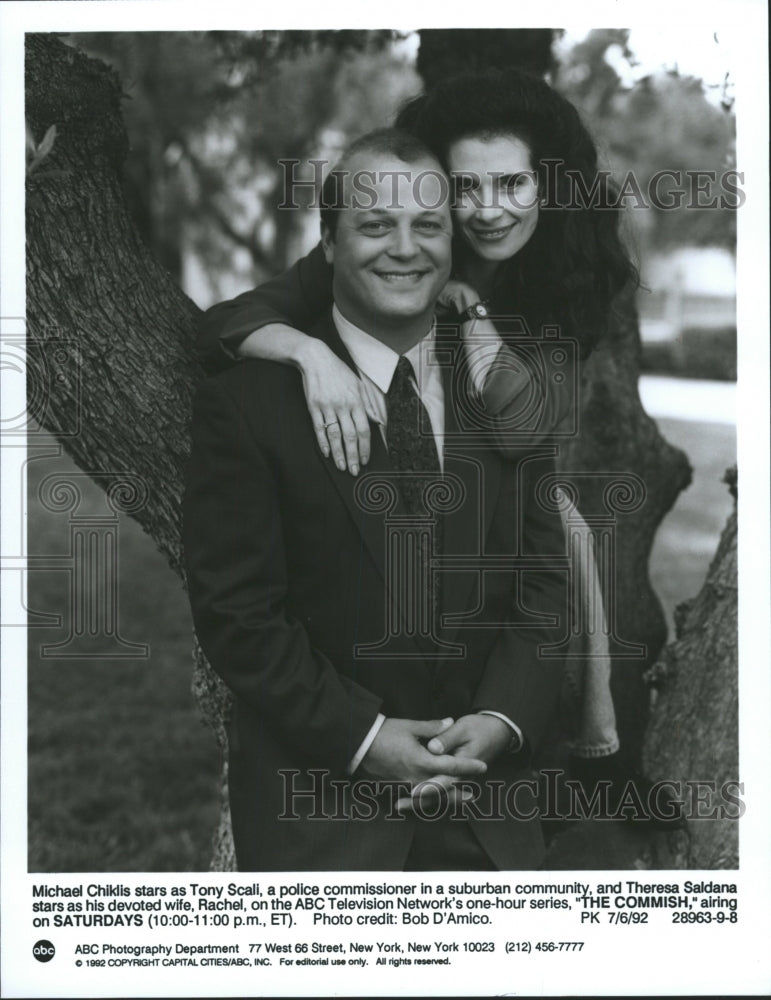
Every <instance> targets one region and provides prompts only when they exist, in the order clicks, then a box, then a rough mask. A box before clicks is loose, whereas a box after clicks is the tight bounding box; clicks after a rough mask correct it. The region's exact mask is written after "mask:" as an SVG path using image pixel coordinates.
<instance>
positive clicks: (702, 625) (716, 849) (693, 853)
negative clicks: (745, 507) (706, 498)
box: [643, 469, 739, 869]
mask: <svg viewBox="0 0 771 1000" xmlns="http://www.w3.org/2000/svg"><path fill="white" fill-rule="evenodd" d="M726 478H727V480H728V482H729V485H730V488H731V493H732V494H733V497H734V500H736V485H735V483H736V470H735V469H734V470H731V471H730V472H729V473H728V474H727V477H726ZM736 555H737V548H736V509H735V508H734V511H733V513H731V515H730V516H729V518H728V521H727V523H726V526H725V528H724V529H723V534H722V536H721V539H720V544H719V545H718V549H717V552H716V553H715V557H714V559H713V560H712V564H711V565H710V568H709V572H708V573H707V578H706V580H705V582H704V586H703V587H702V589H701V590H700V591H699V593H698V595H697V596H696V597H695V598H693V599H692V600H690V601H685V602H684V603H683V604H680V605H679V606H678V608H677V612H676V621H675V625H676V632H677V635H676V638H675V641H674V642H673V643H671V644H670V645H669V646H667V647H666V649H665V650H664V651H663V653H662V655H661V658H660V659H659V660H658V661H657V663H656V664H655V666H654V667H653V668H652V670H651V671H650V674H649V681H650V683H651V684H652V685H653V687H654V690H655V691H656V692H657V697H656V701H655V708H654V710H653V712H652V715H651V720H650V725H649V727H648V731H647V733H646V736H645V744H644V752H643V763H644V766H645V768H646V773H647V774H648V775H649V776H650V777H651V778H652V779H654V780H656V781H664V780H666V781H675V782H683V783H685V782H689V781H709V782H715V783H716V786H717V789H718V794H719V790H720V789H721V788H723V787H724V785H725V784H726V783H728V782H737V781H738V777H739V745H738V721H739V720H738V712H739V693H738V644H737V634H738V632H737V629H738V624H737V616H738V603H737V588H736V581H737V559H736ZM684 791H685V794H684V796H683V800H684V803H685V813H686V816H687V817H689V819H688V822H687V827H686V829H685V831H682V832H678V833H676V834H672V835H670V836H664V835H661V836H658V837H657V838H656V839H655V840H654V841H653V843H652V844H651V849H650V857H649V859H648V862H649V863H650V866H651V867H655V868H691V869H693V868H704V869H714V868H738V867H739V836H738V824H737V823H736V818H737V812H736V809H734V808H733V807H731V813H732V814H733V815H732V816H731V814H729V815H727V816H720V815H719V814H717V815H708V814H709V813H710V812H711V811H712V808H714V807H717V808H718V809H719V808H720V807H721V806H722V805H724V804H725V803H723V802H722V800H715V801H714V802H713V803H712V806H709V807H708V806H706V805H705V804H704V803H702V804H699V803H698V801H697V798H698V793H697V790H696V786H695V785H685V784H684ZM733 794H737V789H736V788H734V789H733Z"/></svg>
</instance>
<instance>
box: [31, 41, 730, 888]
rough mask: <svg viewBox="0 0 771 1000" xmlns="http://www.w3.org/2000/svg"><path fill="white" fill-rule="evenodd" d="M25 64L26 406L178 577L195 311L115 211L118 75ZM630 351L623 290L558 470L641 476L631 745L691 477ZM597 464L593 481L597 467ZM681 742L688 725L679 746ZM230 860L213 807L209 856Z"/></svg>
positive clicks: (622, 538) (118, 206) (621, 547)
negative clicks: (663, 563)
mask: <svg viewBox="0 0 771 1000" xmlns="http://www.w3.org/2000/svg"><path fill="white" fill-rule="evenodd" d="M424 62H425V53H424ZM26 77H27V83H26V85H27V105H26V107H27V119H28V122H29V125H30V127H31V130H32V133H33V136H34V138H35V140H36V141H37V142H40V140H41V138H42V137H43V135H44V134H45V132H46V131H47V130H48V128H49V127H50V126H51V125H54V124H55V125H56V127H57V136H56V140H55V143H54V146H53V149H52V151H51V152H50V154H49V155H48V156H47V157H46V158H45V159H44V160H43V161H42V163H41V164H40V165H39V166H38V168H37V169H36V170H35V171H34V173H31V174H30V176H29V180H28V192H27V291H28V304H27V320H28V338H29V348H30V349H29V373H28V382H29V386H30V409H31V415H32V416H33V417H35V418H36V419H37V420H38V421H39V422H40V423H41V424H42V425H43V426H44V427H45V428H46V429H47V430H50V431H51V432H52V433H54V434H56V435H57V436H58V437H59V439H60V440H61V442H62V444H63V445H64V447H65V448H66V449H67V451H68V452H69V453H70V455H71V456H72V457H73V459H74V460H75V462H76V463H77V464H78V465H79V466H80V467H81V468H82V469H83V470H85V471H86V472H88V473H89V474H90V475H91V476H92V477H93V478H94V479H95V480H96V481H97V482H98V483H100V484H101V485H103V486H104V487H105V489H107V490H108V491H109V495H110V497H111V498H112V501H113V503H115V504H116V506H117V508H120V509H122V510H126V511H128V512H129V513H131V514H132V516H134V517H135V518H136V519H137V520H138V521H139V522H140V524H141V525H142V527H143V528H144V529H145V530H146V531H147V532H148V534H149V535H150V536H151V537H152V538H153V540H154V541H155V542H156V544H157V545H158V547H159V548H160V549H161V551H162V552H163V553H164V554H165V555H166V557H167V558H168V560H169V563H170V565H171V566H172V567H173V569H174V570H175V571H176V572H177V573H180V574H181V572H182V555H181V547H180V500H181V497H182V488H183V473H184V467H185V462H186V458H187V454H188V449H189V443H188V421H189V417H190V409H191V401H192V397H193V393H194V390H195V386H196V383H197V382H198V380H199V379H200V378H201V377H202V371H201V370H200V368H199V366H198V364H197V362H196V361H195V360H194V353H193V343H194V325H195V320H196V316H197V313H198V310H197V308H196V306H195V305H194V304H193V303H192V302H191V301H190V300H189V299H188V298H187V297H186V296H185V295H184V294H183V293H182V292H181V291H180V290H179V288H177V287H176V285H175V284H174V282H173V281H172V279H171V277H170V276H169V275H168V273H167V272H166V271H164V270H163V268H162V267H161V266H160V265H159V264H158V263H157V261H156V260H154V259H153V257H152V255H151V254H150V252H149V251H148V249H147V247H146V246H145V245H144V244H143V243H142V241H141V239H140V238H139V237H138V235H137V232H136V230H135V227H134V225H133V223H132V221H131V219H130V217H129V215H128V213H127V210H126V206H125V203H124V199H123V195H122V191H121V185H120V171H121V164H122V160H123V158H124V156H125V153H126V149H127V139H126V135H125V130H124V128H123V123H122V119H121V109H120V102H121V87H120V83H119V81H118V79H117V77H116V75H115V74H114V73H113V72H112V71H111V70H110V69H108V68H107V67H106V66H105V65H104V64H103V63H101V62H99V61H97V60H94V59H90V58H88V57H86V56H84V55H83V54H82V53H80V52H78V51H77V50H75V49H73V48H71V47H69V46H68V45H65V44H63V43H62V42H61V41H60V40H59V39H58V38H56V37H54V36H48V35H32V36H28V39H27V62H26ZM57 351H58V353H57ZM638 353H639V340H638V335H637V322H636V317H635V314H634V309H633V306H632V304H631V302H630V303H627V304H626V308H625V310H624V312H623V318H622V320H621V321H620V322H619V325H618V327H617V329H616V331H615V335H614V336H613V337H612V338H611V339H610V345H609V347H607V348H606V349H604V350H601V351H599V352H597V353H596V355H595V356H594V357H593V358H592V360H591V361H590V362H589V364H588V365H586V366H585V369H584V372H583V379H582V391H581V395H580V427H579V429H580V434H578V435H577V436H576V437H574V439H573V440H572V441H571V442H570V443H569V445H568V446H567V447H566V448H564V449H563V452H562V456H561V463H562V468H563V469H564V470H569V471H570V473H571V475H572V474H574V473H575V474H577V473H581V472H589V473H591V474H592V476H589V477H588V478H587V477H584V479H585V480H586V482H585V481H584V479H582V480H581V484H582V485H581V489H582V500H581V510H582V513H584V515H585V516H586V515H589V514H592V512H593V511H594V510H595V509H596V511H597V512H599V513H598V516H604V515H603V512H605V514H607V510H608V489H609V486H608V484H609V482H611V481H612V480H614V478H615V479H618V476H619V474H623V476H628V475H629V473H630V471H631V472H633V473H635V474H636V475H637V476H638V477H639V479H640V480H641V481H642V482H643V483H644V493H645V496H644V500H645V502H644V503H643V504H642V505H639V506H637V505H636V502H635V503H631V502H629V499H628V497H627V500H624V496H623V494H624V489H626V488H627V487H623V488H621V489H620V492H619V488H618V486H617V487H616V488H615V493H616V501H618V502H617V503H616V505H615V507H614V511H615V512H614V513H613V526H614V531H615V538H616V554H615V558H616V572H615V584H614V586H615V595H616V599H617V600H616V605H617V631H618V635H619V636H620V637H621V638H622V639H623V640H625V641H630V642H638V643H642V644H644V645H645V647H646V650H647V652H646V656H645V657H642V658H640V657H637V658H636V659H634V660H628V661H627V660H624V659H622V660H620V661H619V663H618V664H617V669H616V678H615V688H616V691H615V693H616V697H617V700H618V705H619V709H620V711H619V717H620V720H621V728H622V738H625V739H626V742H627V745H628V746H629V747H631V752H632V753H633V754H634V753H635V751H636V749H638V748H639V743H640V738H641V733H642V729H643V725H644V718H645V706H646V701H647V698H646V694H645V691H644V689H643V685H642V677H641V674H642V669H643V667H644V666H647V665H648V664H650V663H651V662H653V659H654V658H655V655H656V654H657V652H658V650H659V648H660V647H661V645H662V643H663V639H664V620H663V615H662V614H661V610H660V607H659V605H658V601H657V600H656V598H655V596H654V595H653V593H652V591H651V589H650V585H649V583H648V575H647V561H648V555H649V552H650V547H651V544H652V540H653V536H654V533H655V530H656V528H657V526H658V524H659V523H660V521H661V519H662V517H663V516H664V514H665V513H666V511H667V510H668V509H669V507H670V506H671V505H672V503H673V502H674V499H675V497H676V496H677V494H678V492H679V490H680V489H682V488H683V487H684V485H685V484H686V482H687V480H688V474H689V473H688V463H687V461H686V459H685V457H684V456H683V455H682V453H680V452H678V451H676V450H675V449H673V448H671V447H670V446H669V445H667V444H666V442H664V441H663V440H662V438H661V437H660V436H659V435H658V433H657V431H656V428H655V425H654V424H653V422H652V421H651V420H650V419H649V418H648V417H647V416H646V415H645V414H644V413H643V411H642V409H641V406H640V403H639V398H638V396H637V391H636V381H637V372H638V368H637V357H638ZM57 375H61V376H62V377H63V381H62V380H61V379H59V380H57ZM598 471H599V472H601V473H603V475H605V479H604V480H603V479H602V477H601V476H600V477H596V476H594V474H595V473H596V472H598ZM592 477H594V478H592ZM568 478H570V477H568ZM116 480H119V481H121V482H123V484H124V485H123V487H122V488H121V487H116ZM587 484H588V485H587ZM632 492H633V491H632ZM625 511H627V512H626V513H625ZM627 664H631V666H627ZM194 690H195V693H196V696H197V698H198V701H199V704H200V706H201V710H202V712H203V714H204V716H205V717H206V718H207V720H208V721H209V723H210V724H211V725H212V726H213V728H214V730H215V733H216V734H217V737H218V739H219V741H220V744H221V745H222V746H224V743H225V736H224V726H223V720H224V716H225V713H226V711H227V705H228V696H227V693H226V692H225V691H224V689H223V686H222V684H221V682H220V681H219V680H218V678H217V677H216V676H215V675H214V674H213V672H212V671H211V669H210V668H209V667H208V665H207V664H206V663H205V660H204V659H203V657H202V655H201V654H200V651H196V654H195V670H194ZM710 741H713V740H712V738H711V737H710ZM692 742H693V739H692V737H691V734H690V733H689V734H687V737H686V739H685V741H684V744H685V745H684V749H683V752H686V747H688V746H690V745H691V743H692ZM223 787H224V786H223ZM232 866H233V851H232V842H231V838H230V833H229V820H228V816H227V811H226V809H223V817H222V823H221V826H220V829H219V831H218V833H217V835H216V841H215V850H214V858H213V861H212V867H213V868H214V869H217V870H229V869H230V868H232Z"/></svg>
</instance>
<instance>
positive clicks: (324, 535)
mask: <svg viewBox="0 0 771 1000" xmlns="http://www.w3.org/2000/svg"><path fill="white" fill-rule="evenodd" d="M316 335H318V336H322V337H323V339H325V340H326V341H327V342H328V343H330V344H332V345H333V346H334V347H335V349H336V350H337V351H338V353H339V354H340V356H341V357H343V358H344V359H345V360H346V361H347V362H348V363H349V364H351V365H352V362H351V361H350V357H349V356H348V355H347V352H346V351H345V348H344V347H343V345H342V343H341V341H340V340H339V337H338V336H337V334H336V331H335V330H334V327H333V325H332V322H331V316H330V317H327V318H326V320H325V321H324V329H321V330H317V331H316ZM441 343H442V342H440V346H441ZM459 345H460V341H459V339H458V337H457V335H456V336H455V337H452V336H450V338H449V339H448V340H447V341H446V343H445V345H444V346H445V347H446V353H445V356H444V358H443V360H445V361H448V362H450V364H449V365H448V367H447V368H446V369H445V370H444V379H445V420H446V445H445V475H446V476H448V477H450V478H452V479H453V482H456V483H461V484H462V489H463V491H465V501H464V503H463V504H462V505H461V506H460V508H459V509H458V510H456V511H455V512H453V513H449V514H447V515H446V517H445V523H444V540H443V546H444V555H445V557H446V558H448V559H449V558H451V557H453V558H455V565H454V568H448V569H447V570H446V572H445V573H444V574H443V584H442V588H441V593H442V609H443V612H444V619H443V620H444V623H445V625H444V627H443V629H442V639H443V640H445V641H447V642H455V643H456V644H460V645H461V647H462V655H460V656H452V657H447V658H445V659H441V660H437V658H436V651H435V647H434V646H433V645H432V644H431V643H428V642H425V641H424V640H422V639H421V637H420V636H416V635H409V634H402V635H400V636H397V637H396V638H395V639H394V640H393V642H392V645H391V647H390V653H391V656H390V657H389V658H385V659H384V658H378V657H377V656H374V655H372V654H371V653H367V652H364V653H362V651H361V650H360V649H359V650H358V652H357V651H355V647H357V646H361V645H362V644H363V645H367V644H372V643H376V642H377V641H378V640H380V639H381V638H382V637H383V636H384V635H385V633H386V630H387V625H386V620H387V614H388V601H389V594H388V591H387V584H386V579H387V576H388V573H387V565H386V554H385V540H386V527H387V526H386V523H385V521H386V514H385V513H384V512H383V511H382V510H381V511H376V510H374V509H370V510H366V509H364V508H363V506H362V503H361V502H360V499H359V500H357V498H356V491H357V489H358V490H361V488H362V477H359V480H356V479H354V478H353V477H352V476H350V475H349V474H348V473H347V472H340V471H338V470H337V469H336V468H335V466H334V464H333V463H332V462H331V461H330V460H327V459H324V458H323V456H322V455H321V453H320V452H319V449H318V446H317V444H316V440H315V437H314V434H313V430H312V427H311V423H310V420H309V417H308V413H307V408H306V403H305V399H304V395H303V389H302V382H301V378H300V376H299V374H298V372H297V371H295V370H294V369H292V368H290V367H285V366H281V365H277V364H273V363H271V362H255V361H246V362H243V363H241V364H239V365H237V366H235V367H233V368H231V369H230V370H228V371H226V372H224V373H222V374H220V375H218V376H217V377H215V378H212V379H209V380H208V381H207V382H206V383H204V384H203V385H202V387H201V389H200V390H199V393H198V397H197V400H196V406H195V415H194V419H193V451H192V457H191V462H190V469H189V477H188V486H187V492H186V497H185V523H184V543H185V551H186V558H187V569H188V584H189V590H190V600H191V604H192V608H193V616H194V620H195V626H196V630H197V633H198V636H199V639H200V642H201V645H202V647H203V649H204V652H205V653H206V655H207V657H208V659H209V661H210V662H211V664H212V666H213V667H214V669H215V670H216V671H217V672H218V673H219V674H220V675H221V676H222V678H223V679H224V680H225V683H226V684H227V685H228V687H229V688H230V690H231V691H232V692H233V695H234V706H233V711H232V717H231V718H230V720H229V729H228V732H229V740H230V770H229V788H230V796H231V814H232V820H233V831H234V837H235V843H236V852H237V858H238V864H239V868H240V869H241V870H266V871H267V870H336V869H351V870H367V869H370V870H372V869H374V870H377V869H383V870H388V869H390V870H400V869H401V868H402V867H403V864H404V860H405V857H406V855H407V853H408V851H409V847H410V843H411V839H412V836H413V832H414V823H415V822H416V820H415V819H414V818H413V817H407V818H399V819H397V818H393V815H391V817H390V818H389V816H388V813H389V812H390V811H391V810H390V809H388V808H387V807H386V805H385V804H384V803H383V802H379V803H378V808H376V809H370V810H369V811H370V812H374V813H375V815H374V816H370V817H368V818H361V811H360V812H359V814H358V815H359V818H351V817H350V814H348V817H347V818H346V805H345V801H346V800H345V795H346V794H347V793H349V792H350V791H351V789H352V787H353V786H352V782H351V780H350V779H348V777H347V775H346V766H347V765H348V763H349V762H350V761H351V759H352V757H353V756H354V754H355V753H356V750H357V749H358V747H359V746H360V744H361V742H362V741H363V739H364V738H365V736H366V734H367V733H368V731H369V729H370V727H371V726H372V724H373V722H374V720H375V718H376V716H377V713H378V712H380V711H382V712H383V713H384V714H385V715H386V716H390V717H400V718H411V719H440V718H443V717H445V716H453V717H456V718H457V717H459V716H461V715H464V714H468V713H470V712H474V711H477V710H479V709H483V708H487V709H493V710H497V711H500V712H502V713H504V714H506V715H508V716H509V717H510V718H511V719H513V720H514V721H515V722H516V723H517V724H518V725H519V726H520V727H521V728H522V730H523V732H524V733H525V736H526V739H527V743H526V747H525V749H524V750H523V751H521V752H520V753H518V754H516V755H502V756H501V757H500V758H499V759H498V760H497V761H496V762H494V764H493V765H491V767H490V769H489V770H488V774H487V775H486V779H485V780H486V782H487V783H488V787H489V782H490V781H493V782H494V781H500V782H505V783H506V784H507V785H508V784H510V783H511V782H514V781H516V780H517V779H518V778H522V777H527V776H528V774H529V764H530V750H531V749H532V748H533V746H534V745H535V744H537V742H538V740H539V738H540V735H541V733H542V731H543V730H544V728H545V725H546V722H547V720H548V717H549V715H550V714H551V710H552V707H553V704H554V701H555V699H556V696H557V693H558V690H559V685H560V678H561V668H562V663H561V661H559V660H554V659H543V658H541V657H539V654H538V647H539V644H542V643H550V642H555V641H557V640H558V639H559V638H561V637H562V634H563V633H564V629H565V622H566V616H565V613H564V607H565V599H566V598H565V582H566V574H565V572H564V569H562V568H560V566H559V565H558V564H559V562H560V559H561V557H564V535H563V531H562V527H561V523H560V519H559V516H558V515H557V514H556V513H553V512H547V511H545V510H544V509H543V508H542V507H541V505H539V503H538V502H537V500H536V498H535V485H536V482H537V480H538V479H539V478H540V477H541V476H542V475H543V474H546V473H548V472H549V471H551V469H552V464H553V458H552V457H551V451H550V449H548V448H547V449H544V450H543V453H542V454H541V455H539V454H537V453H536V454H531V455H529V456H527V457H525V458H523V459H522V460H520V461H518V462H514V461H511V460H503V459H502V458H501V457H500V456H499V455H498V454H497V453H496V452H495V450H494V449H493V448H492V447H488V446H487V445H486V444H485V443H484V442H482V443H481V444H480V442H479V441H478V439H477V441H476V443H475V444H472V443H471V442H470V441H469V442H466V439H465V436H464V435H463V434H462V433H458V429H459V419H460V417H459V415H461V414H462V412H463V409H464V407H466V408H467V407H468V403H469V400H468V398H467V397H466V396H465V393H464V389H463V385H462V382H463V380H462V379H458V378H456V377H455V376H454V373H455V372H456V371H457V369H456V368H455V367H454V366H453V365H452V361H453V359H454V357H455V355H456V353H457V352H458V350H459ZM371 433H372V458H371V460H370V463H369V465H368V466H367V467H366V470H365V474H368V475H373V474H381V473H382V474H386V475H387V474H388V472H389V470H390V468H391V467H390V462H389V459H388V455H387V451H386V449H385V447H384V445H383V442H382V438H381V435H380V432H379V429H378V428H377V427H376V426H375V425H374V424H373V425H372V427H371ZM455 477H457V479H456V478H455ZM534 555H535V556H537V557H538V558H537V559H535V560H533V559H532V556H534ZM480 556H484V558H485V559H486V560H487V563H486V567H485V569H484V571H482V569H481V568H480ZM464 557H465V561H464ZM491 557H509V558H508V561H506V560H504V563H503V564H500V565H497V566H496V565H494V564H493V563H491V562H490V558H491ZM528 558H530V562H529V564H528V565H529V568H528V569H520V568H519V567H520V566H522V567H523V566H524V565H525V562H524V560H526V559H528ZM563 565H564V564H563ZM396 599H397V600H398V598H396ZM513 619H515V620H516V621H517V622H518V624H517V625H516V626H511V625H510V624H504V623H511V621H512V620H513ZM314 769H319V770H324V771H325V772H327V778H328V780H326V781H325V782H324V783H323V784H322V783H321V782H320V777H319V774H318V773H317V774H316V776H315V781H316V784H315V785H314V775H313V773H311V774H309V773H308V772H309V771H311V772H312V771H313V770H314ZM282 772H283V773H282ZM289 772H291V773H289ZM297 772H300V773H299V774H298V773H297ZM359 778H360V775H359V774H358V773H357V774H356V775H354V778H353V779H352V781H353V782H354V783H355V782H356V781H357V779H359ZM333 782H337V784H336V785H335V784H333ZM289 787H292V788H294V789H295V790H297V789H302V788H309V789H312V788H315V789H316V791H317V792H318V795H317V796H316V797H314V796H313V795H307V796H305V797H295V798H294V799H292V800H291V801H290V802H288V801H287V794H286V793H287V788H289ZM357 787H358V786H357ZM322 799H323V803H322ZM341 803H342V804H341ZM365 811H366V810H365ZM323 812H326V813H327V815H328V816H330V817H331V818H326V819H324V818H313V816H314V815H315V816H316V817H320V816H321V815H322V814H323ZM293 814H295V815H302V816H303V817H305V818H302V819H292V818H281V817H282V815H283V816H284V817H287V816H291V815H293ZM503 815H504V817H505V818H500V819H489V820H479V821H476V820H472V821H471V822H472V828H473V829H474V832H475V833H476V835H477V838H478V839H479V841H480V842H481V843H482V845H483V847H484V848H485V850H486V851H487V853H488V855H489V856H490V857H491V858H492V859H493V861H494V863H495V864H496V865H497V866H498V867H499V868H502V869H516V868H533V867H536V866H537V864H538V863H539V861H540V858H541V855H542V840H541V836H540V826H539V824H538V822H537V821H521V820H515V819H512V818H511V817H509V816H507V815H506V810H505V809H504V810H503Z"/></svg>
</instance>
